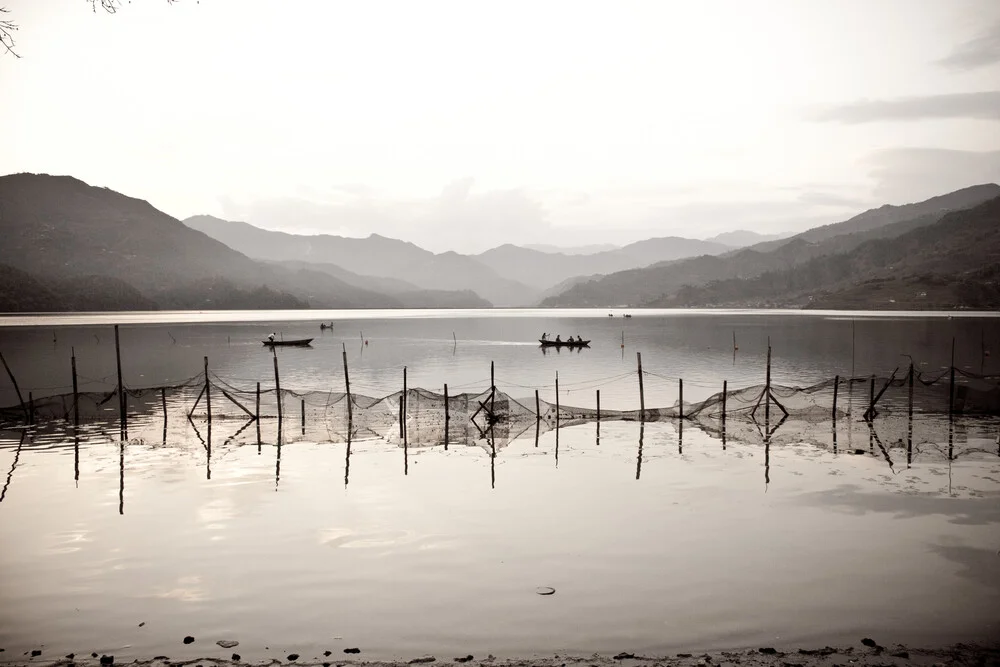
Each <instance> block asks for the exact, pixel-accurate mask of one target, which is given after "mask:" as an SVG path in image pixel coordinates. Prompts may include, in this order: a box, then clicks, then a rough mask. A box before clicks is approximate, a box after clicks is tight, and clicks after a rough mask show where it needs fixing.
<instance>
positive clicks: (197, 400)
mask: <svg viewBox="0 0 1000 667" xmlns="http://www.w3.org/2000/svg"><path fill="white" fill-rule="evenodd" d="M204 395H205V387H204V385H202V387H201V391H199V392H198V398H196V399H194V405H192V406H191V412H189V413H188V419H191V417H193V416H194V411H195V410H197V409H198V404H199V403H201V397H202V396H204Z"/></svg>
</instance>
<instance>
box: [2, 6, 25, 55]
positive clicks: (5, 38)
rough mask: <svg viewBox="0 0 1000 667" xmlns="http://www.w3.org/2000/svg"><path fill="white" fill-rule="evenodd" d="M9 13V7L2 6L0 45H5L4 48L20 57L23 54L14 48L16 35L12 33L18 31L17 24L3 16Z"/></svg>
mask: <svg viewBox="0 0 1000 667" xmlns="http://www.w3.org/2000/svg"><path fill="white" fill-rule="evenodd" d="M9 13H10V10H9V9H7V8H6V7H0V46H3V48H4V50H5V51H6V52H7V53H10V54H11V55H13V56H14V57H15V58H20V57H21V56H19V55H18V54H17V51H15V50H14V35H13V34H12V33H14V32H17V24H16V23H14V22H13V21H11V20H10V19H7V18H3V16H2V15H3V14H9Z"/></svg>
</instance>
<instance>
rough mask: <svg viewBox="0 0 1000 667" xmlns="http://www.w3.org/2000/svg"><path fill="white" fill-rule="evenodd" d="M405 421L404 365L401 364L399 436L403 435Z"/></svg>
mask: <svg viewBox="0 0 1000 667" xmlns="http://www.w3.org/2000/svg"><path fill="white" fill-rule="evenodd" d="M405 423H406V366H403V393H402V394H400V395H399V437H400V438H402V437H403V431H404V426H403V425H404V424H405Z"/></svg>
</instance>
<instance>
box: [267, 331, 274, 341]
mask: <svg viewBox="0 0 1000 667" xmlns="http://www.w3.org/2000/svg"><path fill="white" fill-rule="evenodd" d="M267 342H268V343H273V342H274V333H271V334H270V335H269V336H268V337H267Z"/></svg>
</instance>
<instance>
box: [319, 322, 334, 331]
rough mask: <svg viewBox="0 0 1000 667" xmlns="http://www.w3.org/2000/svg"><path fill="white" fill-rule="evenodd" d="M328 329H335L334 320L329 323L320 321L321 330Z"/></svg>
mask: <svg viewBox="0 0 1000 667" xmlns="http://www.w3.org/2000/svg"><path fill="white" fill-rule="evenodd" d="M327 329H331V330H332V329H333V322H330V323H329V324H327V323H326V322H320V323H319V330H320V331H325V330H327Z"/></svg>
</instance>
